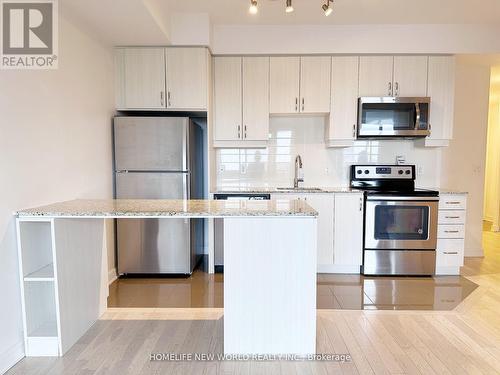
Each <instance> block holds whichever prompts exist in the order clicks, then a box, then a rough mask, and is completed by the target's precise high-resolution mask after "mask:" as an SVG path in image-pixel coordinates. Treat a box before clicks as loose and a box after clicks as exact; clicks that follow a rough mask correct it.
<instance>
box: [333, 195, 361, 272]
mask: <svg viewBox="0 0 500 375" xmlns="http://www.w3.org/2000/svg"><path fill="white" fill-rule="evenodd" d="M363 204H364V199H363V194H362V193H335V211H334V236H333V244H334V250H333V265H332V267H326V268H325V269H324V272H332V273H360V269H361V265H362V264H363Z"/></svg>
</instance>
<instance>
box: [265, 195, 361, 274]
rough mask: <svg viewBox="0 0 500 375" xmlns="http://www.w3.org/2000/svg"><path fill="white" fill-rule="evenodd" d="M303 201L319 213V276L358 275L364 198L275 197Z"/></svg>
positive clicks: (325, 196)
mask: <svg viewBox="0 0 500 375" xmlns="http://www.w3.org/2000/svg"><path fill="white" fill-rule="evenodd" d="M272 199H302V200H305V201H307V203H308V204H309V205H310V206H311V207H312V208H314V209H315V210H316V211H317V212H318V224H317V231H318V253H317V259H318V272H319V273H359V272H360V267H361V264H362V260H363V194H361V193H359V194H358V193H311V194H273V195H272Z"/></svg>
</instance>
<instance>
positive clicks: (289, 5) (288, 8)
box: [285, 0, 293, 13]
mask: <svg viewBox="0 0 500 375" xmlns="http://www.w3.org/2000/svg"><path fill="white" fill-rule="evenodd" d="M285 12H287V13H292V12H293V6H292V0H286V8H285Z"/></svg>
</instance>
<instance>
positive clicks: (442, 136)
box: [425, 56, 455, 146]
mask: <svg viewBox="0 0 500 375" xmlns="http://www.w3.org/2000/svg"><path fill="white" fill-rule="evenodd" d="M427 96H429V97H430V98H431V105H430V119H429V123H430V126H431V135H430V136H429V137H427V138H426V140H425V143H426V145H428V146H446V145H447V144H448V141H449V140H450V139H452V137H453V111H454V100H455V59H454V57H453V56H429V73H428V88H427Z"/></svg>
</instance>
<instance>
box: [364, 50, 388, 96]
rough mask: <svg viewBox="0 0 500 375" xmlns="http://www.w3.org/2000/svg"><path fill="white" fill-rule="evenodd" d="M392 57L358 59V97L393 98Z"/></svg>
mask: <svg viewBox="0 0 500 375" xmlns="http://www.w3.org/2000/svg"><path fill="white" fill-rule="evenodd" d="M393 65H394V57H393V56H361V57H360V58H359V96H393V85H392V80H393V76H392V75H393Z"/></svg>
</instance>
